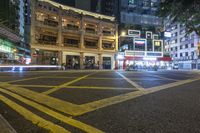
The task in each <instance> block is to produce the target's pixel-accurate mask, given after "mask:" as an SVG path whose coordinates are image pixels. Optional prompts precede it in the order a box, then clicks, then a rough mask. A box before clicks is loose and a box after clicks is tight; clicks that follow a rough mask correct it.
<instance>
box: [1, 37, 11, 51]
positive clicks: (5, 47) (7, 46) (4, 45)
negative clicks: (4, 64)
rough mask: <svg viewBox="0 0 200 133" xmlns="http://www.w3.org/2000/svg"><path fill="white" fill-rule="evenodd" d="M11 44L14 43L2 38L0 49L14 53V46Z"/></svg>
mask: <svg viewBox="0 0 200 133" xmlns="http://www.w3.org/2000/svg"><path fill="white" fill-rule="evenodd" d="M10 45H12V43H11V42H8V41H5V40H2V39H0V51H2V52H7V53H12V48H11V47H10Z"/></svg>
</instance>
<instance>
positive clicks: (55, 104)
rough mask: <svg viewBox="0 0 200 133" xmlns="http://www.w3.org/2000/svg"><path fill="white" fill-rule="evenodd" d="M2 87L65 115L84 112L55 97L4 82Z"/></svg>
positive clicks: (0, 83)
mask: <svg viewBox="0 0 200 133" xmlns="http://www.w3.org/2000/svg"><path fill="white" fill-rule="evenodd" d="M0 86H1V87H3V88H5V89H7V90H10V91H12V92H15V93H17V94H19V95H22V96H24V97H26V98H29V99H31V100H33V101H36V102H38V103H41V104H43V105H46V106H48V107H51V108H54V109H56V110H58V111H61V112H64V113H67V114H70V115H76V114H77V113H79V112H80V111H82V110H84V109H82V108H81V107H80V106H78V105H76V104H72V103H70V102H66V101H62V100H59V99H57V98H53V97H50V96H48V95H44V94H41V93H37V92H34V91H31V90H28V89H25V88H22V87H16V86H12V85H10V84H7V83H2V82H0Z"/></svg>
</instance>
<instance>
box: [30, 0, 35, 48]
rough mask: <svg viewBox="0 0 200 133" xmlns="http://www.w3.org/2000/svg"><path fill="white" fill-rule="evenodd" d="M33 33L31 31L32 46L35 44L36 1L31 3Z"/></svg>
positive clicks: (33, 0)
mask: <svg viewBox="0 0 200 133" xmlns="http://www.w3.org/2000/svg"><path fill="white" fill-rule="evenodd" d="M31 11H32V13H31V27H30V28H31V31H30V46H31V45H32V44H35V43H36V42H35V21H36V20H35V19H36V15H35V0H32V1H31Z"/></svg>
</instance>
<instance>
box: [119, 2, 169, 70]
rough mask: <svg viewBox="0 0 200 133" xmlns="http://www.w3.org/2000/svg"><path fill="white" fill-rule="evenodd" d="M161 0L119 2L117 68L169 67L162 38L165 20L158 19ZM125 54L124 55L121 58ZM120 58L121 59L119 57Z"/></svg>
mask: <svg viewBox="0 0 200 133" xmlns="http://www.w3.org/2000/svg"><path fill="white" fill-rule="evenodd" d="M159 2H160V0H120V3H119V11H120V13H119V14H120V16H119V19H118V20H119V33H121V35H120V36H119V57H122V58H118V67H119V68H126V67H127V66H130V65H131V66H137V67H138V68H142V69H143V68H152V67H154V66H157V67H160V68H166V67H168V66H169V61H170V60H171V59H170V58H169V57H166V56H165V53H164V45H163V38H162V36H161V29H162V21H161V19H160V18H159V17H157V16H156V11H157V10H158V9H157V8H158V5H159ZM122 55H123V56H122ZM117 57H118V56H117Z"/></svg>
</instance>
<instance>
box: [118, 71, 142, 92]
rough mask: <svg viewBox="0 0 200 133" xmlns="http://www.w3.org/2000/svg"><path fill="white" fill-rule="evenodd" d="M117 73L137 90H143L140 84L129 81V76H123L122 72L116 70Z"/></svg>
mask: <svg viewBox="0 0 200 133" xmlns="http://www.w3.org/2000/svg"><path fill="white" fill-rule="evenodd" d="M116 73H117V74H119V75H120V76H121V77H122V78H123V79H125V80H126V81H127V82H128V83H130V84H131V85H132V86H134V87H136V88H137V89H138V90H140V91H142V90H144V88H143V87H142V86H140V85H138V84H137V83H135V82H133V81H131V80H130V79H129V78H127V77H125V76H124V75H123V74H121V73H119V72H116Z"/></svg>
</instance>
